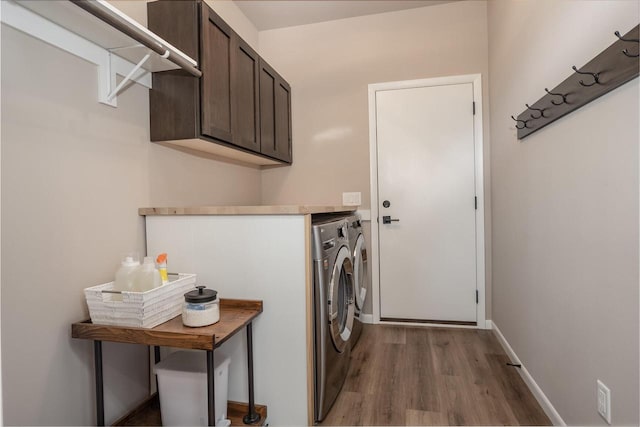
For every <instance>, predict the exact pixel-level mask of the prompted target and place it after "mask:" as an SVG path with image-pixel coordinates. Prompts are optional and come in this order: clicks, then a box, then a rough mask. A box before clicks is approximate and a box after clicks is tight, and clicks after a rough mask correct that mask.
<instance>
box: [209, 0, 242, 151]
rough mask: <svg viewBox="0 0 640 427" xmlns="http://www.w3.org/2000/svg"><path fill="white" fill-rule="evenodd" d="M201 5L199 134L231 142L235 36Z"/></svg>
mask: <svg viewBox="0 0 640 427" xmlns="http://www.w3.org/2000/svg"><path fill="white" fill-rule="evenodd" d="M201 6H202V12H201V13H202V26H201V37H200V43H201V48H200V70H201V71H202V77H200V90H201V110H200V115H201V116H202V125H201V126H202V134H203V135H207V136H210V137H212V138H215V139H217V140H219V141H224V142H228V143H231V144H233V143H234V137H233V133H234V129H233V124H232V115H233V111H232V110H233V101H234V99H233V97H232V89H231V87H232V79H231V72H232V71H231V68H232V66H231V60H232V51H233V49H234V47H233V46H234V44H235V41H236V40H235V39H236V38H237V36H236V35H235V33H234V32H233V30H232V29H231V27H229V26H228V25H227V24H226V23H225V22H224V21H223V20H222V18H220V17H219V16H218V15H216V14H215V13H214V12H213V11H212V10H211V9H209V7H208V6H206V5H204V4H203V5H201Z"/></svg>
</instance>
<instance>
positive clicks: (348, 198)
mask: <svg viewBox="0 0 640 427" xmlns="http://www.w3.org/2000/svg"><path fill="white" fill-rule="evenodd" d="M342 204H343V205H344V206H360V205H361V204H362V193H360V192H359V191H358V192H354V193H342Z"/></svg>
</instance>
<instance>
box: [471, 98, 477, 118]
mask: <svg viewBox="0 0 640 427" xmlns="http://www.w3.org/2000/svg"><path fill="white" fill-rule="evenodd" d="M471 104H473V115H474V116H475V115H476V102H475V101H473V102H472V103H471Z"/></svg>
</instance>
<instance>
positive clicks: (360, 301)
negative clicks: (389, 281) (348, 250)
mask: <svg viewBox="0 0 640 427" xmlns="http://www.w3.org/2000/svg"><path fill="white" fill-rule="evenodd" d="M353 279H354V282H355V290H356V298H355V300H356V307H357V309H358V310H360V311H362V309H363V308H364V300H365V298H366V296H367V248H366V246H365V244H364V236H363V235H362V234H359V235H358V238H357V240H356V246H355V248H354V249H353Z"/></svg>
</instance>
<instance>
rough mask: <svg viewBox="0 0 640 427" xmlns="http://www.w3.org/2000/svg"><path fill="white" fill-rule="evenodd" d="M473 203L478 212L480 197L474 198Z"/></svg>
mask: <svg viewBox="0 0 640 427" xmlns="http://www.w3.org/2000/svg"><path fill="white" fill-rule="evenodd" d="M473 203H474V205H475V208H476V210H478V196H476V197H474V198H473Z"/></svg>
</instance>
